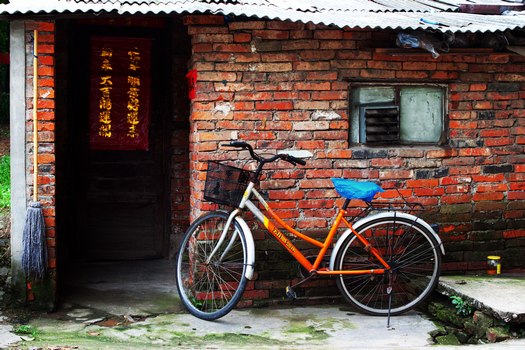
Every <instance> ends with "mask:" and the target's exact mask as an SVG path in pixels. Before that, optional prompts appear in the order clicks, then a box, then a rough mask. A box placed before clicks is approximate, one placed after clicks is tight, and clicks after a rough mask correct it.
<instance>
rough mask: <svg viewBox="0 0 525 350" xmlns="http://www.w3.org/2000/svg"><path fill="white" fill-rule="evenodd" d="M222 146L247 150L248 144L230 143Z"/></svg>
mask: <svg viewBox="0 0 525 350" xmlns="http://www.w3.org/2000/svg"><path fill="white" fill-rule="evenodd" d="M221 146H224V147H237V148H247V147H248V144H247V143H246V142H244V141H230V143H223V144H221Z"/></svg>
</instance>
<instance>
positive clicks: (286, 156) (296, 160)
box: [281, 154, 306, 165]
mask: <svg viewBox="0 0 525 350" xmlns="http://www.w3.org/2000/svg"><path fill="white" fill-rule="evenodd" d="M281 159H283V160H286V161H287V162H288V163H291V164H292V165H297V164H301V165H306V161H304V160H302V159H301V158H296V157H294V156H291V155H289V154H282V155H281Z"/></svg>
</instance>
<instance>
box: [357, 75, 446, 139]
mask: <svg viewBox="0 0 525 350" xmlns="http://www.w3.org/2000/svg"><path fill="white" fill-rule="evenodd" d="M445 92H446V89H445V88H444V87H443V86H435V85H395V86H394V85H373V86H372V85H353V86H352V89H351V94H350V96H351V99H352V100H351V106H350V107H351V110H350V142H351V143H361V144H367V145H376V144H377V145H385V144H386V145H388V144H394V145H395V144H420V143H428V144H439V143H441V142H443V139H444V116H445Z"/></svg>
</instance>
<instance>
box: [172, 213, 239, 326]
mask: <svg viewBox="0 0 525 350" xmlns="http://www.w3.org/2000/svg"><path fill="white" fill-rule="evenodd" d="M228 216H229V215H228V213H225V212H222V211H214V212H210V213H207V214H205V215H203V216H201V217H199V218H198V219H197V220H195V222H193V223H192V224H191V226H190V227H189V228H188V230H187V231H186V234H185V236H184V239H183V240H182V244H181V246H180V248H179V252H178V257H177V290H178V292H179V296H180V298H181V301H182V303H183V304H184V306H185V307H186V309H187V310H188V311H189V312H190V313H192V314H193V315H194V316H196V317H198V318H201V319H204V320H215V319H217V318H220V317H222V316H224V315H226V314H227V313H228V312H230V311H231V310H232V309H233V308H234V307H235V305H236V304H237V302H238V301H239V299H240V297H241V296H242V293H243V292H244V289H245V287H246V282H247V279H246V277H245V272H246V264H247V249H246V239H245V236H244V232H243V231H242V228H241V226H240V225H239V224H238V223H237V222H236V221H235V220H234V221H233V222H232V223H231V224H230V225H229V227H228V230H227V231H226V236H225V237H224V240H222V241H220V240H219V239H220V238H221V235H222V232H223V229H224V227H225V226H226V223H227V220H228ZM212 254H213V255H212Z"/></svg>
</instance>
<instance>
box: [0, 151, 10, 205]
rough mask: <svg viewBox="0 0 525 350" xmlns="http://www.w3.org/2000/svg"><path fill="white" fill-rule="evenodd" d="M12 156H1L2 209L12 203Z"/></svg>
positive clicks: (0, 189) (0, 199)
mask: <svg viewBox="0 0 525 350" xmlns="http://www.w3.org/2000/svg"><path fill="white" fill-rule="evenodd" d="M10 168H11V158H10V157H9V156H1V157H0V209H1V208H7V207H9V206H10V205H11V173H10V171H11V170H10Z"/></svg>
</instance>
